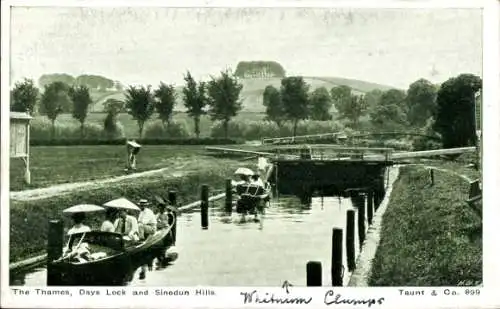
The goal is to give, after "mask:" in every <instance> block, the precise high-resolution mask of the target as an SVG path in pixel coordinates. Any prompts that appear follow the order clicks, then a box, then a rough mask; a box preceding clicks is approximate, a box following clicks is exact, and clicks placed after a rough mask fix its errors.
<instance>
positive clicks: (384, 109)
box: [370, 89, 407, 131]
mask: <svg viewBox="0 0 500 309" xmlns="http://www.w3.org/2000/svg"><path fill="white" fill-rule="evenodd" d="M404 104H405V93H404V92H403V91H401V90H397V89H391V90H388V91H386V92H384V93H383V94H382V96H381V97H380V102H379V104H378V105H377V106H376V107H375V108H374V109H373V110H372V111H371V112H370V119H371V122H372V124H373V126H374V129H375V130H378V131H399V130H402V129H403V128H404V127H406V124H407V123H406V113H405V106H404Z"/></svg>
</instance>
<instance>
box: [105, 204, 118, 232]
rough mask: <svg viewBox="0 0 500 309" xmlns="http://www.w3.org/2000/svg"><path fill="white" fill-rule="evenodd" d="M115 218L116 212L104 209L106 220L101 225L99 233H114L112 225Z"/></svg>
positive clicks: (111, 209)
mask: <svg viewBox="0 0 500 309" xmlns="http://www.w3.org/2000/svg"><path fill="white" fill-rule="evenodd" d="M115 216H116V210H115V209H113V208H108V209H106V219H105V220H104V222H103V223H102V225H101V231H103V232H114V231H115V226H114V224H113V222H114V220H115Z"/></svg>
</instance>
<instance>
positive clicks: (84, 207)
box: [63, 204, 104, 213]
mask: <svg viewBox="0 0 500 309" xmlns="http://www.w3.org/2000/svg"><path fill="white" fill-rule="evenodd" d="M101 210H104V208H103V207H101V206H97V205H92V204H80V205H75V206H71V207H69V208H66V209H65V210H63V212H64V213H77V212H93V211H101Z"/></svg>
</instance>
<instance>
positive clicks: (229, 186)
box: [224, 178, 233, 214]
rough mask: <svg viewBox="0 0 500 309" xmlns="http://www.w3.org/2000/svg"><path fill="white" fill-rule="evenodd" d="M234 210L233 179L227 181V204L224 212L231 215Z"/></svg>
mask: <svg viewBox="0 0 500 309" xmlns="http://www.w3.org/2000/svg"><path fill="white" fill-rule="evenodd" d="M232 209H233V185H232V180H231V178H228V179H226V203H225V204H224V210H225V211H226V213H228V214H230V213H231V211H232Z"/></svg>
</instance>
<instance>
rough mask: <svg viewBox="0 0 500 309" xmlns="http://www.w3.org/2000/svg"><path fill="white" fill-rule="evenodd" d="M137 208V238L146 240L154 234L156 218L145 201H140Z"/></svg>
mask: <svg viewBox="0 0 500 309" xmlns="http://www.w3.org/2000/svg"><path fill="white" fill-rule="evenodd" d="M139 208H141V212H140V213H139V219H138V220H137V221H138V223H139V238H140V239H146V238H148V237H149V236H150V235H153V234H154V233H155V232H156V216H155V214H154V213H153V211H152V210H151V208H149V203H148V201H147V200H140V201H139Z"/></svg>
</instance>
